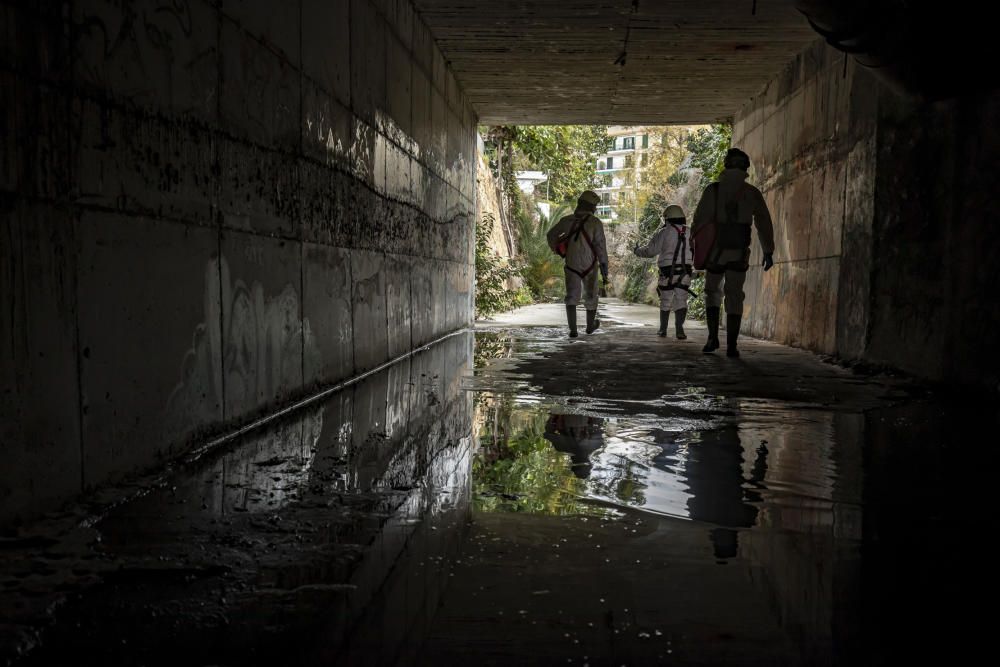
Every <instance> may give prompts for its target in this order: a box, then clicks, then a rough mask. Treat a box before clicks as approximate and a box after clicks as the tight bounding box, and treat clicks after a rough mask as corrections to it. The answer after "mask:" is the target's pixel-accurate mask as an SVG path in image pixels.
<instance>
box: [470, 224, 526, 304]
mask: <svg viewBox="0 0 1000 667" xmlns="http://www.w3.org/2000/svg"><path fill="white" fill-rule="evenodd" d="M494 222H495V220H494V218H493V215H492V214H489V213H488V214H486V215H484V216H483V218H482V219H481V220H480V221H479V222H478V223H476V317H488V316H490V315H493V314H495V313H502V312H504V311H507V310H511V309H512V308H513V307H514V306H515V305H516V304H517V301H518V292H517V290H512V289H510V287H509V286H508V281H509V280H510V279H511V278H513V277H515V276H518V275H520V271H519V269H518V268H517V267H516V266H513V265H510V264H508V263H507V262H506V261H505V260H504V259H503V258H502V257H500V255H498V254H497V253H495V252H494V251H493V249H492V248H490V245H489V240H490V236H491V235H492V234H493V225H494Z"/></svg>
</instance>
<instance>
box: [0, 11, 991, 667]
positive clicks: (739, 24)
mask: <svg viewBox="0 0 1000 667" xmlns="http://www.w3.org/2000/svg"><path fill="white" fill-rule="evenodd" d="M975 9H976V8H975V6H973V5H971V3H961V4H960V5H959V6H955V7H944V6H942V5H940V3H938V4H936V5H932V4H931V3H927V4H926V5H924V4H920V3H906V2H891V1H889V0H882V1H879V2H871V3H853V2H852V3H837V2H832V1H831V2H826V1H815V2H813V1H810V2H793V1H791V0H752V1H751V0H745V1H735V0H734V1H731V2H700V3H694V2H680V1H678V0H663V1H654V0H601V1H598V0H571V1H567V2H535V3H528V2H518V1H514V0H490V1H487V0H282V1H280V2H266V1H264V0H116V1H110V0H0V35H2V48H0V91H2V92H0V110H2V114H0V115H3V121H2V125H0V152H2V153H0V345H2V350H0V454H2V456H3V463H2V466H0V561H2V562H3V568H2V569H0V579H2V581H0V595H2V597H3V603H2V604H0V645H2V646H3V650H2V651H0V655H3V656H4V658H5V660H6V661H7V662H6V664H11V665H14V664H25V665H35V664H178V663H191V664H206V665H208V664H237V663H242V664H265V663H267V664H274V663H278V664H434V663H436V664H468V663H469V662H479V663H482V664H556V663H572V664H637V665H638V664H812V665H817V664H890V663H893V661H894V660H896V659H899V658H906V659H910V660H918V659H920V658H921V657H927V656H933V657H935V658H938V659H955V660H959V657H961V656H964V657H968V656H969V655H972V653H971V652H972V651H973V649H974V647H975V645H976V644H977V642H979V641H985V638H986V637H987V633H986V631H985V630H983V626H982V625H981V624H983V623H985V620H986V619H985V618H983V617H980V616H978V615H976V614H973V613H971V612H970V611H969V610H970V609H971V605H972V604H973V603H972V600H974V599H975V595H974V593H975V590H976V589H977V588H979V587H980V586H982V585H984V584H985V583H986V581H987V580H988V579H990V578H992V575H990V574H989V573H988V572H985V571H980V570H979V569H978V568H980V567H984V568H985V567H987V566H986V565H985V563H984V562H983V561H984V560H988V559H989V551H982V550H983V549H984V548H985V547H984V545H983V544H982V541H983V540H984V539H985V538H984V535H983V533H988V525H989V523H986V522H987V521H991V520H990V519H988V518H984V517H983V516H982V515H980V514H979V512H982V511H985V510H986V509H987V507H988V505H989V500H988V499H987V498H986V497H985V496H982V497H981V496H980V494H985V492H986V491H987V489H988V488H989V486H990V484H989V482H988V481H987V480H985V479H982V477H984V476H985V475H987V474H989V473H990V472H991V469H992V467H993V465H994V464H993V463H991V462H990V461H989V459H988V457H989V450H990V449H991V448H992V446H990V445H989V444H988V443H989V442H990V441H993V440H994V438H995V436H994V435H988V434H990V433H992V434H995V433H996V426H997V424H996V420H997V414H998V413H997V407H996V396H997V391H998V390H1000V354H998V353H997V349H996V346H997V338H998V335H1000V310H998V308H997V299H996V297H995V291H994V284H993V283H994V280H993V275H992V261H993V260H994V259H995V258H996V257H1000V235H998V234H997V228H998V227H997V226H998V224H1000V216H998V215H997V210H998V206H1000V202H998V196H997V193H998V192H1000V183H998V173H1000V172H998V170H997V168H996V163H997V156H998V155H1000V94H998V92H997V91H998V86H1000V82H998V81H997V76H998V75H997V73H996V71H994V70H996V68H995V67H993V66H992V65H991V64H990V63H991V62H992V60H993V59H994V58H995V56H993V54H992V53H991V52H990V49H989V46H990V35H989V34H988V28H986V26H985V24H986V22H985V21H983V20H982V18H981V17H977V16H976V12H975ZM718 122H728V123H731V124H732V145H733V146H738V147H741V148H742V149H743V150H744V151H746V152H747V153H748V154H749V155H750V156H751V160H752V165H751V169H750V181H751V182H752V183H754V184H755V185H756V186H757V187H758V188H759V189H760V190H761V192H762V193H763V195H764V198H765V200H766V202H767V205H768V207H769V208H770V212H771V215H772V217H773V220H774V228H775V252H774V261H775V266H774V268H773V269H771V270H770V271H768V272H764V271H763V270H761V268H760V264H761V261H762V256H761V249H760V247H758V246H757V245H754V246H753V251H752V255H751V259H750V267H751V268H750V270H749V271H748V272H747V277H746V287H745V291H746V305H745V311H744V316H743V320H742V327H741V331H742V334H743V336H744V339H745V340H746V341H747V343H746V344H747V345H748V346H749V347H748V349H749V350H750V354H746V355H744V356H746V357H748V360H747V361H746V363H745V364H743V365H741V366H734V365H731V366H728V367H727V366H723V365H722V364H717V365H712V366H707V365H706V364H710V363H712V362H710V361H707V360H705V359H703V358H702V356H701V355H695V353H694V352H690V354H688V353H687V352H683V350H682V348H676V349H677V350H681V351H680V352H677V353H676V354H677V356H676V357H672V359H676V361H669V360H664V358H663V355H662V354H661V353H656V352H655V350H654V349H653V348H651V347H650V345H652V343H649V342H648V341H647V340H646V339H645V338H643V335H646V334H644V333H643V332H647V334H648V331H650V330H652V329H650V327H651V326H654V325H655V324H654V323H652V322H651V321H647V319H646V318H647V315H648V313H645V311H641V310H639V309H634V308H633V309H630V308H627V307H625V306H620V305H614V304H611V305H608V306H604V305H602V313H604V315H603V317H604V320H605V322H606V323H607V324H606V326H605V329H604V331H603V332H602V333H601V334H600V335H599V336H596V337H592V338H587V340H583V341H580V342H573V343H572V344H569V342H568V341H567V340H565V336H564V333H563V332H562V331H561V330H560V329H559V327H561V326H564V321H563V320H560V319H559V318H560V317H562V314H561V313H562V311H561V306H558V305H555V306H551V307H549V308H548V310H546V308H545V307H542V306H535V307H531V308H529V309H528V311H530V312H527V313H526V314H522V315H517V314H516V313H515V314H514V315H512V316H510V317H507V318H506V319H504V318H500V319H499V320H498V321H496V322H493V323H489V324H487V325H484V324H483V323H482V322H476V321H475V315H474V307H473V299H474V293H475V278H476V270H475V257H474V252H475V230H476V220H477V219H478V218H479V217H480V215H481V211H482V203H481V202H480V201H479V197H478V196H477V185H478V183H477V181H478V179H480V178H481V177H482V176H483V175H482V173H481V172H482V168H483V167H482V164H483V163H482V161H481V159H480V155H479V147H478V143H479V140H478V136H479V135H478V132H477V127H478V126H480V125H508V124H509V125H518V124H533V125H563V124H605V125H613V124H620V125H630V124H643V123H648V124H658V125H681V124H703V123H718ZM553 309H555V310H554V311H553ZM553 313H554V315H553ZM700 326H701V325H699V324H697V323H695V324H693V327H694V331H695V332H696V333H695V334H692V337H697V336H701V335H702V331H703V330H702V329H701V328H699V327H700ZM650 340H652V339H650ZM585 344H586V345H589V347H585ZM670 345H671V346H675V345H676V343H675V342H673V341H671V342H670ZM664 349H666V348H664ZM669 349H671V350H673V349H675V348H674V347H670V348H669ZM683 349H689V351H693V350H694V347H690V348H683ZM685 355H687V356H685ZM484 397H486V398H484ZM640 405H641V406H642V407H636V406H640ZM609 406H612V407H609ZM765 413H766V415H765ZM762 415H764V416H762ZM487 431H488V432H489V433H490V434H491V435H490V438H492V440H490V439H489V438H487V437H486V436H485V435H484V433H486V432H487ZM515 431H516V432H517V433H519V434H521V435H519V436H518V437H521V436H523V438H522V440H519V442H522V443H529V442H530V443H531V444H530V447H533V448H534V449H532V450H531V452H532V454H531V456H533V457H535V458H533V459H531V460H532V461H534V462H535V464H536V465H539V466H543V468H544V466H549V467H547V468H544V470H548V471H550V470H551V466H552V465H555V464H554V463H553V462H559V465H560V466H568V467H566V468H565V470H570V471H571V474H569V475H566V476H565V477H560V479H561V480H562V482H561V483H562V484H563V485H564V488H563V489H562V491H561V492H560V493H561V494H562V495H560V496H559V497H560V498H564V500H563V501H560V502H559V503H556V505H558V507H556V505H553V504H552V503H549V504H547V505H546V503H545V502H542V501H541V500H539V506H538V508H536V509H538V511H539V512H541V514H545V512H543V511H542V509H544V510H545V511H547V512H549V513H550V514H553V516H552V517H548V518H546V519H542V518H540V515H539V516H536V515H535V514H530V513H527V514H526V515H525V517H522V518H519V519H518V520H517V522H515V523H513V524H511V523H505V520H504V518H503V517H504V516H505V515H504V514H503V513H502V512H501V513H483V514H481V515H476V516H479V517H480V518H479V519H477V520H475V521H472V522H471V524H470V511H471V510H470V507H472V506H475V507H477V508H479V509H477V510H476V511H477V512H478V511H480V510H481V508H482V507H486V506H489V507H493V506H494V505H504V504H505V503H506V504H507V505H511V504H514V505H518V506H519V507H524V506H526V503H524V502H522V501H523V500H524V498H527V497H529V496H528V495H525V494H526V492H523V491H521V490H512V488H513V487H512V488H506V487H505V488H504V489H501V490H498V488H499V487H498V488H491V489H487V490H485V491H484V490H483V488H485V487H483V488H480V487H481V485H480V484H479V483H478V482H477V481H476V480H477V479H479V478H477V477H476V475H477V474H479V473H478V472H477V471H479V470H480V468H479V466H480V465H486V463H483V462H484V461H486V462H490V463H492V462H493V459H491V458H490V457H491V456H492V454H490V452H492V451H494V450H491V449H490V447H493V446H496V444H497V442H498V438H499V439H506V438H509V437H512V435H511V434H513V433H514V432H515ZM581 434H584V435H581ZM504 441H505V442H506V440H504ZM491 443H492V444H491ZM581 443H582V444H581ZM524 446H525V447H527V446H528V445H524ZM497 451H499V450H497ZM505 451H506V450H505ZM525 451H527V450H525ZM496 456H497V457H499V459H503V456H505V454H504V455H501V454H497V455H496ZM525 460H527V459H525ZM560 470H563V468H560ZM831 471H833V472H831ZM512 474H513V473H512ZM523 474H524V475H528V474H529V472H527V471H525V472H524V473H523ZM546 474H548V473H546ZM494 481H495V480H494ZM512 483H513V482H512ZM518 488H520V487H518ZM477 494H478V495H477ZM567 494H568V495H567ZM577 496H580V497H583V496H586V502H583V503H582V504H581V503H580V502H577V501H578V500H579V498H577ZM572 498H577V500H572ZM566 499H568V500H566ZM581 502H582V501H581ZM542 505H545V508H542V507H541V506H542ZM539 508H540V509H539ZM556 510H558V511H556ZM555 515H558V516H555ZM546 516H547V515H546ZM470 525H471V527H470ZM595 535H596V536H597V537H596V538H595V537H594V536H595ZM499 545H504V548H501V547H500V546H499ZM592 545H597V546H596V548H591V546H592ZM602 546H603V548H604V549H605V550H606V551H607V552H608V553H609V554H610V553H611V552H613V553H614V555H608V556H607V557H605V554H604V552H601V551H600V549H601V547H602ZM504 549H506V550H504ZM477 559H478V560H477ZM491 559H492V560H491ZM556 559H558V560H556ZM661 560H662V562H661ZM515 561H516V562H515ZM633 561H634V562H633ZM654 562H656V563H658V565H657V566H656V567H655V568H653V569H652V570H650V569H648V568H650V567H652V565H651V563H654ZM504 581H509V585H505V584H504V583H503V582H504ZM515 582H516V583H515ZM560 582H562V583H560ZM560 586H562V589H560V590H563V589H565V590H569V589H571V590H569V592H565V594H564V593H560V591H559V590H557V588H559V587H560ZM581 591H588V597H587V600H588V602H587V604H593V605H597V607H600V609H597V608H596V607H595V611H594V616H593V619H591V620H588V618H589V617H587V618H584V617H583V616H582V615H581V616H580V617H579V618H575V619H574V620H573V621H572V622H571V621H570V620H569V616H570V615H571V614H573V613H574V606H576V607H578V609H577V610H578V611H579V610H582V609H583V608H584V606H585V605H584V603H583V602H580V601H578V600H576V598H574V597H573V596H574V595H582V593H581ZM751 591H752V592H751ZM590 592H592V593H593V595H590ZM490 595H493V597H490ZM518 595H521V596H522V597H520V598H519V597H518ZM591 598H593V599H591ZM598 600H600V602H599V603H598ZM612 603H613V604H614V605H617V606H615V607H614V609H613V610H612V608H611V607H612V606H613V604H612ZM605 607H607V609H605ZM629 607H631V611H630V610H629ZM622 610H624V611H622ZM685 610H688V611H685ZM582 613H583V612H582V611H579V614H582ZM699 614H701V615H700V616H699ZM699 619H700V620H699ZM705 619H710V620H705ZM574 624H575V625H574ZM595 624H596V625H595ZM588 643H589V644H592V645H593V646H592V647H591V648H590V649H589V651H590V652H589V653H588V652H585V651H584V650H582V649H581V648H580V646H581V644H582V645H587V644H588Z"/></svg>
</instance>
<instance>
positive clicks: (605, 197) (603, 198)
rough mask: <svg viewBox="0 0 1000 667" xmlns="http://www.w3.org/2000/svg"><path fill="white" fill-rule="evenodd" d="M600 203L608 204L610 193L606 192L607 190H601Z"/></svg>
mask: <svg viewBox="0 0 1000 667" xmlns="http://www.w3.org/2000/svg"><path fill="white" fill-rule="evenodd" d="M601 203H602V204H610V203H611V195H610V194H609V193H607V192H602V193H601Z"/></svg>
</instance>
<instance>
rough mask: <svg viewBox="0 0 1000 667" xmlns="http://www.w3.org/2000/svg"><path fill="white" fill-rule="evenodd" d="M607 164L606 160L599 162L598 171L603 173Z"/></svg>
mask: <svg viewBox="0 0 1000 667" xmlns="http://www.w3.org/2000/svg"><path fill="white" fill-rule="evenodd" d="M606 164H607V163H606V162H605V161H604V160H601V161H600V162H598V163H597V169H598V171H603V170H604V168H605V166H606Z"/></svg>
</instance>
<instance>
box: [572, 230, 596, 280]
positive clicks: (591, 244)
mask: <svg viewBox="0 0 1000 667" xmlns="http://www.w3.org/2000/svg"><path fill="white" fill-rule="evenodd" d="M586 222H587V218H586V217H584V218H583V220H582V221H581V222H580V223H579V225H580V226H579V228H578V229H577V231H576V233H575V234H573V233H571V234H570V235H571V236H574V237H576V238H579V236H580V235H581V234H583V240H584V241H586V242H587V246H588V247H589V248H590V254H591V256H592V257H593V259H591V260H590V266H588V267H587V268H586V269H584V270H583V271H577V270H576V269H574V268H573V267H572V266H570V265H569V263H568V262H567V263H566V268H567V269H568V270H570V271H572V272H573V273H575V274H576V275H578V276H580V277H581V278H585V277H586V276H587V274H588V273H590V272H591V271H593V270H594V266H595V265H596V264H597V248H595V247H594V242H593V241H592V240H591V239H590V234H588V233H587V230H586V229H584V224H586Z"/></svg>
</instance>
